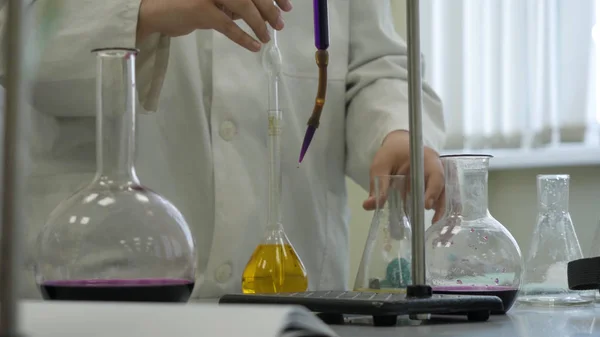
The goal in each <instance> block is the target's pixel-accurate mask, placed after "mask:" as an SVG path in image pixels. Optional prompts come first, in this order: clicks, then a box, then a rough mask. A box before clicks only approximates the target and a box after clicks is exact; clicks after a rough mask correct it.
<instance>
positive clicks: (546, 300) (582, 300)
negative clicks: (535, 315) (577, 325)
mask: <svg viewBox="0 0 600 337" xmlns="http://www.w3.org/2000/svg"><path fill="white" fill-rule="evenodd" d="M518 302H519V304H525V305H530V306H534V307H573V306H585V305H591V304H592V303H594V300H593V298H591V297H590V298H586V297H583V296H579V295H578V294H555V295H554V294H553V295H526V296H519V299H518Z"/></svg>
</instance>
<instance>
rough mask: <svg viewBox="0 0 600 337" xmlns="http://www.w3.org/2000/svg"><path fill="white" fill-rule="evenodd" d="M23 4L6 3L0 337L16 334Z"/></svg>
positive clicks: (22, 148)
mask: <svg viewBox="0 0 600 337" xmlns="http://www.w3.org/2000/svg"><path fill="white" fill-rule="evenodd" d="M24 14H25V1H23V0H9V1H8V14H7V22H8V26H7V28H8V31H7V41H6V45H4V47H5V49H4V50H5V52H6V56H7V57H6V60H7V61H6V63H7V64H6V111H5V113H4V125H3V128H2V129H0V130H2V131H3V132H4V134H3V136H4V137H1V138H3V141H4V144H3V152H2V157H3V158H2V159H3V166H2V210H1V212H2V223H1V226H2V232H1V233H0V235H1V240H2V241H1V246H0V337H14V336H17V335H19V333H18V317H17V296H18V269H17V268H18V267H19V264H20V254H19V251H18V250H19V247H20V246H21V245H20V239H21V235H19V231H20V230H22V228H23V225H24V222H23V220H22V209H21V206H22V205H23V202H22V199H23V184H24V180H25V172H24V171H25V170H24V166H23V165H24V160H23V158H25V155H26V154H27V152H28V151H27V148H26V145H27V139H26V135H25V133H24V132H23V130H24V127H25V126H27V123H28V122H29V120H28V118H27V116H26V115H25V114H26V113H27V111H26V109H24V103H25V101H26V93H27V86H26V78H25V38H24V35H25V20H24Z"/></svg>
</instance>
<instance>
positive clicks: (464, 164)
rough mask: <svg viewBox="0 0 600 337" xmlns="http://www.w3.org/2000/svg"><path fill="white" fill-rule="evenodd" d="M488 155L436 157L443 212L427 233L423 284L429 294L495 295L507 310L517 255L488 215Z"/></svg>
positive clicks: (519, 263)
mask: <svg viewBox="0 0 600 337" xmlns="http://www.w3.org/2000/svg"><path fill="white" fill-rule="evenodd" d="M490 158H491V156H487V155H472V156H442V163H443V165H444V170H445V176H446V212H445V214H444V216H443V217H442V218H441V219H440V220H439V221H438V222H436V223H435V224H433V225H432V226H431V227H429V229H428V230H427V232H426V234H425V236H426V243H425V244H426V264H427V268H426V270H427V281H428V283H429V284H431V286H432V288H433V292H434V293H435V294H462V295H495V296H498V297H499V298H500V299H501V300H502V302H503V305H504V310H503V311H502V312H494V313H495V314H502V313H505V312H506V311H508V310H510V308H511V307H512V306H513V304H514V302H515V299H516V296H517V293H518V291H519V287H520V283H521V273H522V272H523V260H522V257H521V250H520V249H519V246H518V244H517V242H516V240H515V239H514V238H513V236H512V235H511V234H510V232H509V231H508V230H507V229H506V228H505V227H504V226H502V224H501V223H500V222H498V221H497V220H496V219H494V218H493V217H492V216H491V214H490V212H489V211H488V201H487V200H488V195H487V193H488V191H487V187H488V166H489V159H490Z"/></svg>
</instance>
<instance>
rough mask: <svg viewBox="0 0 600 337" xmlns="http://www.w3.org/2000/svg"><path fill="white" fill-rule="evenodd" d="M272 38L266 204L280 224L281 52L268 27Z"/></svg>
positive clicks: (266, 54) (266, 58)
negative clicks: (267, 203) (267, 200)
mask: <svg viewBox="0 0 600 337" xmlns="http://www.w3.org/2000/svg"><path fill="white" fill-rule="evenodd" d="M269 32H270V34H271V36H272V38H271V41H270V42H269V44H268V45H267V47H266V48H265V49H264V51H263V67H264V70H265V72H266V73H267V75H268V110H267V118H268V144H269V145H268V147H269V172H268V174H269V183H268V184H269V191H268V194H269V206H268V220H267V221H268V222H267V223H268V225H269V226H270V227H273V228H276V227H277V228H280V229H281V230H283V228H282V227H281V217H282V216H281V196H282V194H281V177H282V172H281V131H282V129H281V127H282V125H281V124H282V117H283V112H282V110H281V107H280V90H279V89H280V74H281V64H282V58H281V52H280V51H279V47H278V45H277V33H276V31H275V30H274V29H272V28H270V29H269Z"/></svg>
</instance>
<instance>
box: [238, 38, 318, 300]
mask: <svg viewBox="0 0 600 337" xmlns="http://www.w3.org/2000/svg"><path fill="white" fill-rule="evenodd" d="M270 32H271V37H272V38H271V42H269V45H268V46H267V47H266V48H265V49H264V51H263V66H264V67H265V71H266V72H267V74H268V75H269V95H268V98H269V104H268V105H269V108H268V113H267V116H268V143H269V191H268V194H269V204H268V222H267V228H266V231H265V236H264V238H263V240H262V242H261V243H260V244H259V245H258V247H256V249H255V250H254V253H252V256H251V257H250V260H249V261H248V264H247V265H246V268H245V269H244V273H243V274H242V292H243V293H245V294H266V293H290V292H302V291H306V289H307V288H308V276H307V275H306V269H305V268H304V265H303V264H302V261H301V260H300V257H299V256H298V254H297V253H296V251H295V249H294V247H293V246H292V244H291V242H290V240H289V239H288V237H287V235H286V234H285V232H284V230H283V225H282V222H281V206H280V201H281V140H280V139H281V131H282V128H281V121H282V111H281V108H280V107H279V102H280V98H279V81H280V76H281V64H282V59H281V53H280V51H279V47H278V46H277V32H276V31H275V30H273V29H270Z"/></svg>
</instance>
